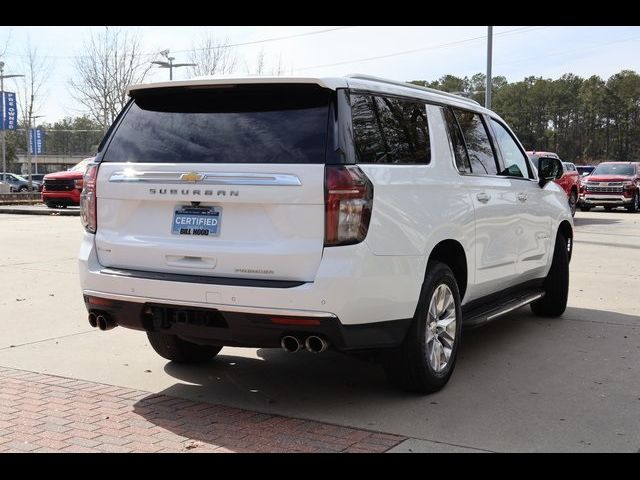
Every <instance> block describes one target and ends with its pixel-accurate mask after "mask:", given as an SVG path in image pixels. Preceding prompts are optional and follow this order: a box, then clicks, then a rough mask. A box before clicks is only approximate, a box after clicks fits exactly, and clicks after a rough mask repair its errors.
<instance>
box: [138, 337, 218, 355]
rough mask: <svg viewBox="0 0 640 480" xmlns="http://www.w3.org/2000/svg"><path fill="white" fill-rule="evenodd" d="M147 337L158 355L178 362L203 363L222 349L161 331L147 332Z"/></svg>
mask: <svg viewBox="0 0 640 480" xmlns="http://www.w3.org/2000/svg"><path fill="white" fill-rule="evenodd" d="M147 338H148V339H149V343H150V344H151V346H152V347H153V349H154V350H155V351H156V353H157V354H158V355H160V356H161V357H164V358H166V359H167V360H171V361H172V362H176V363H203V362H206V361H208V360H211V359H212V358H213V357H215V356H216V355H217V354H218V353H219V352H220V350H222V347H215V346H211V345H198V344H195V343H191V342H187V341H186V340H182V339H181V338H179V337H177V336H176V335H167V334H165V333H160V332H147Z"/></svg>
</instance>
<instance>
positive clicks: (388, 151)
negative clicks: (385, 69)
mask: <svg viewBox="0 0 640 480" xmlns="http://www.w3.org/2000/svg"><path fill="white" fill-rule="evenodd" d="M351 99H352V101H351V111H352V115H353V130H354V136H355V144H356V152H357V154H358V161H359V162H360V163H391V164H427V163H429V162H430V160H431V146H430V143H429V126H428V123H427V113H426V105H425V104H424V103H422V102H417V101H412V100H404V99H400V98H394V97H385V96H378V95H359V94H358V95H352V96H351Z"/></svg>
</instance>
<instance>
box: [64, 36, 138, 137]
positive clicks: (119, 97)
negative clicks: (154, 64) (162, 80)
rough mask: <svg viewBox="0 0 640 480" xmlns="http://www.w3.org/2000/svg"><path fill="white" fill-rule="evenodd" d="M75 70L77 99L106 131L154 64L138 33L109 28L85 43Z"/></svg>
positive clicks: (75, 94)
mask: <svg viewBox="0 0 640 480" xmlns="http://www.w3.org/2000/svg"><path fill="white" fill-rule="evenodd" d="M74 67H75V72H74V77H73V78H72V79H71V80H70V82H69V83H70V86H71V88H72V90H73V96H74V97H75V99H76V100H78V101H79V102H80V103H81V104H82V105H84V107H85V108H86V109H87V110H88V113H89V115H90V116H91V117H92V118H93V119H95V120H96V121H97V122H98V123H100V124H101V125H102V127H103V128H104V129H105V130H106V129H107V128H108V127H109V125H110V124H111V123H112V122H113V120H114V119H115V117H116V116H117V115H118V113H119V112H120V110H122V108H123V107H124V105H125V103H126V102H127V95H126V90H127V87H128V86H129V85H133V84H136V83H140V82H142V81H143V80H144V78H145V76H146V75H147V73H148V72H149V69H150V68H151V64H150V63H149V62H148V61H146V60H145V59H144V54H143V53H142V42H141V40H140V38H139V37H138V35H137V34H136V33H131V32H127V31H124V30H120V29H117V28H116V29H113V28H109V27H106V28H105V30H104V32H103V33H98V34H93V33H92V34H91V35H90V37H89V39H87V40H85V41H84V42H83V51H82V54H81V55H79V56H78V57H76V58H75V60H74Z"/></svg>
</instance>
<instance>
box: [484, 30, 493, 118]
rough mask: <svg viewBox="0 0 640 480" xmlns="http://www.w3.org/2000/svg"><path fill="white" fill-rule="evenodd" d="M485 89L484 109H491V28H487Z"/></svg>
mask: <svg viewBox="0 0 640 480" xmlns="http://www.w3.org/2000/svg"><path fill="white" fill-rule="evenodd" d="M487 28H488V30H487V88H486V93H485V96H484V106H485V108H491V84H492V82H491V56H492V54H493V27H487Z"/></svg>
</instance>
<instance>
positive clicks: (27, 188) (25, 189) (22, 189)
mask: <svg viewBox="0 0 640 480" xmlns="http://www.w3.org/2000/svg"><path fill="white" fill-rule="evenodd" d="M27 190H29V187H25V186H24V185H23V186H22V187H20V188H19V189H18V192H26V191H27Z"/></svg>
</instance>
